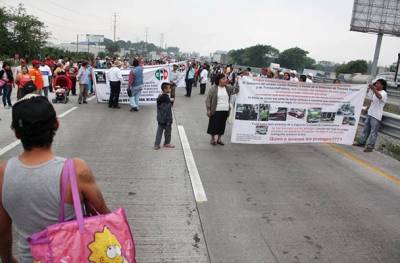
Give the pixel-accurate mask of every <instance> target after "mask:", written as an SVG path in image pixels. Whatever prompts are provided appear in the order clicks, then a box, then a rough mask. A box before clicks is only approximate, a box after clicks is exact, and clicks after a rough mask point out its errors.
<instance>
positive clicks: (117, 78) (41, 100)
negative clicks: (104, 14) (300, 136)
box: [0, 58, 387, 262]
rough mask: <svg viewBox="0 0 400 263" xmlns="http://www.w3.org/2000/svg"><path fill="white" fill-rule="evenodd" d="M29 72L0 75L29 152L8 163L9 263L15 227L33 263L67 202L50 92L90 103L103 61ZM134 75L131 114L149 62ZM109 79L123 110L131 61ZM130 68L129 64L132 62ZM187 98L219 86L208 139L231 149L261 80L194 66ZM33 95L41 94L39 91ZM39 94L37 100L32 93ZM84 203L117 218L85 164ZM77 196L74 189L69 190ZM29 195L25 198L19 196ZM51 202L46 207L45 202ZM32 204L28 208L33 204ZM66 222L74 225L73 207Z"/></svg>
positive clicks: (79, 164)
mask: <svg viewBox="0 0 400 263" xmlns="http://www.w3.org/2000/svg"><path fill="white" fill-rule="evenodd" d="M31 64H32V67H31V68H28V66H27V63H26V61H25V60H20V65H19V66H18V67H17V69H16V77H15V78H14V76H13V73H12V71H11V67H10V64H8V63H3V69H2V70H1V71H0V86H1V90H2V94H3V104H4V106H5V108H11V107H12V129H13V131H14V133H15V136H16V137H17V138H18V139H20V140H21V142H22V146H23V153H22V154H21V155H20V156H18V157H14V158H12V159H10V160H8V161H4V162H2V163H1V164H0V236H1V237H2V238H1V239H0V258H1V259H2V261H3V262H17V260H16V259H15V258H13V256H12V249H11V244H12V228H11V225H12V224H14V226H15V228H16V230H17V237H18V240H19V243H18V246H19V247H18V249H19V258H18V262H32V256H31V254H30V251H29V245H28V242H27V238H28V237H29V236H30V235H31V234H32V233H35V232H38V231H40V230H42V229H44V228H45V227H47V226H48V225H50V224H53V223H56V222H57V221H58V219H59V217H58V216H59V215H58V209H57V208H58V206H59V201H58V197H59V196H60V187H59V186H60V178H61V173H62V169H63V167H64V163H65V161H66V159H65V158H62V157H57V156H55V155H54V154H53V152H52V143H53V139H54V136H55V134H56V131H57V130H58V128H59V123H58V120H57V117H56V113H55V110H54V107H53V105H52V104H51V103H50V102H49V100H48V99H47V98H46V97H47V96H48V94H49V92H52V91H54V90H55V89H56V88H57V84H58V83H59V82H60V80H65V81H67V82H66V83H67V84H66V85H67V86H68V87H69V89H70V91H71V94H72V95H73V96H76V95H77V90H76V85H77V84H79V94H78V95H79V98H78V103H86V102H87V101H86V98H87V94H88V93H91V92H92V93H93V92H94V91H93V80H92V74H91V73H92V70H93V68H94V67H96V66H95V64H96V62H88V61H82V62H80V63H73V62H72V61H71V60H68V59H66V60H59V61H54V60H52V59H50V58H47V59H46V60H44V61H38V60H33V61H32V62H31ZM132 64H133V67H129V68H130V74H129V81H128V94H129V96H130V105H131V109H130V110H131V111H132V112H137V111H139V97H140V95H141V91H142V89H143V64H144V62H143V60H140V59H134V60H133V63H132ZM106 65H107V68H109V70H108V71H107V73H106V74H107V79H108V81H109V84H110V88H111V92H110V99H109V104H108V106H109V107H110V108H120V107H119V105H118V101H119V94H120V90H121V82H122V81H123V79H122V74H121V68H123V67H124V62H123V61H120V60H118V59H116V60H114V61H111V60H110V61H107V62H106ZM125 65H126V63H125ZM178 68H179V66H178V65H173V70H172V71H171V76H170V82H165V83H162V85H161V91H160V95H159V97H158V99H157V123H158V127H157V131H156V136H155V143H154V149H155V150H159V149H161V141H162V136H163V135H164V138H165V139H164V144H163V146H164V148H174V147H175V146H174V145H173V144H171V130H172V123H173V114H172V107H173V104H174V102H175V89H176V87H177V85H178ZM185 68H186V75H185V83H186V95H185V96H186V97H187V98H189V97H191V93H192V87H193V86H197V85H198V83H199V84H200V92H199V94H200V95H204V94H206V87H207V84H208V83H209V82H211V84H212V85H211V87H210V88H209V89H208V92H207V95H206V96H205V106H206V112H207V116H208V118H209V122H208V128H207V133H208V134H209V135H210V136H211V139H210V144H211V145H213V146H217V145H221V146H223V145H224V142H223V140H222V136H223V135H224V133H225V127H226V121H227V119H228V116H229V114H230V111H231V110H232V101H233V100H234V96H235V94H237V93H238V92H239V85H238V80H239V79H240V78H241V77H243V76H256V75H255V74H254V73H253V72H252V71H251V69H250V68H246V69H244V70H242V69H241V68H234V67H233V66H232V65H220V64H216V63H214V64H212V65H208V64H207V63H204V64H202V63H199V62H190V63H188V64H187V65H186V67H185ZM256 77H260V78H271V79H272V78H274V79H282V80H284V81H298V82H312V76H311V75H308V76H305V75H298V74H297V72H294V71H285V72H279V71H274V70H272V69H270V68H263V69H262V70H261V74H260V75H257V76H256ZM386 86H387V83H386V81H385V80H383V79H379V80H377V81H376V82H374V84H372V85H370V86H369V89H368V97H369V98H370V99H371V101H372V103H371V105H370V106H369V109H367V111H368V113H367V114H368V117H367V121H366V124H365V126H364V130H363V133H362V136H361V138H360V139H359V141H358V142H357V143H355V145H356V146H362V147H366V148H365V151H366V152H371V151H372V149H373V148H374V145H375V141H376V137H377V133H378V130H379V126H380V123H381V119H382V113H383V106H384V105H385V103H386V100H387V93H386ZM13 87H16V88H17V97H18V99H19V100H18V101H17V102H16V103H15V104H14V105H12V103H11V93H12V89H13ZM32 89H33V90H32ZM26 93H31V94H26ZM73 163H74V166H75V170H76V174H77V181H78V188H79V191H80V194H81V201H82V202H83V203H84V204H85V205H86V207H88V208H89V209H88V211H87V212H88V214H91V210H90V207H92V208H94V209H95V210H96V211H97V212H98V213H100V214H106V213H109V212H110V210H109V209H108V208H107V206H106V203H105V201H104V199H103V196H102V194H101V191H100V190H99V188H98V186H97V185H96V182H95V179H94V176H93V175H92V173H91V172H90V169H89V167H88V165H87V164H86V163H85V162H84V161H83V160H80V159H74V160H73ZM68 191H70V190H68ZM21 192H23V193H24V195H20V194H19V193H21ZM66 196H67V198H66V200H65V203H66V204H72V198H71V193H70V192H68V193H67V195H66ZM44 201H45V202H44ZM28 203H29V204H30V205H29V206H26V204H28ZM66 218H67V219H71V218H73V212H72V210H71V207H70V206H69V209H68V210H67V213H66Z"/></svg>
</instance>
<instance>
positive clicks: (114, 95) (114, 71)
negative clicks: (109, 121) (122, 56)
mask: <svg viewBox="0 0 400 263" xmlns="http://www.w3.org/2000/svg"><path fill="white" fill-rule="evenodd" d="M121 66H122V63H121V62H120V61H116V62H115V63H114V65H113V66H112V67H111V69H110V70H109V71H107V73H106V74H107V81H108V82H109V84H110V99H109V100H108V107H109V108H115V109H119V108H120V107H119V105H118V101H119V94H120V93H121V82H122V80H123V78H122V73H121V69H120V68H121Z"/></svg>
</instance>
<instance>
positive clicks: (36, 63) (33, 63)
mask: <svg viewBox="0 0 400 263" xmlns="http://www.w3.org/2000/svg"><path fill="white" fill-rule="evenodd" d="M32 65H33V66H35V65H40V61H39V60H37V59H34V60H32Z"/></svg>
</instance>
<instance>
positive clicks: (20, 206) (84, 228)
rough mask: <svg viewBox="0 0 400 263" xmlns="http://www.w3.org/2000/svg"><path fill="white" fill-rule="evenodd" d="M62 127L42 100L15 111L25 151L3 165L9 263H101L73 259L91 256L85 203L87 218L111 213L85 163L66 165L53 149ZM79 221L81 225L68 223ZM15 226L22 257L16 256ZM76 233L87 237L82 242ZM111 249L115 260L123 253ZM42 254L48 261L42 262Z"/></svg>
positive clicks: (0, 244) (2, 209) (1, 201)
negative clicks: (13, 238)
mask: <svg viewBox="0 0 400 263" xmlns="http://www.w3.org/2000/svg"><path fill="white" fill-rule="evenodd" d="M58 127H59V123H58V120H57V116H56V112H55V111H54V108H53V106H52V104H51V103H50V102H49V101H48V100H47V98H45V97H43V96H38V95H34V94H29V95H26V96H25V97H24V98H23V99H22V100H20V101H18V102H17V103H15V104H14V106H13V109H12V129H13V132H14V133H15V136H16V137H17V138H18V139H20V140H21V142H22V146H23V149H24V151H23V153H22V154H21V155H20V156H16V157H13V158H11V159H10V160H8V161H5V162H3V163H2V164H1V165H0V237H1V238H0V258H1V260H2V262H4V263H8V262H19V263H27V262H29V263H31V262H40V263H45V262H61V259H60V256H63V257H62V258H64V259H69V261H66V262H96V261H89V259H85V260H83V259H82V260H74V259H75V257H74V256H76V255H73V254H69V253H75V254H76V253H78V254H80V255H84V254H85V253H86V252H85V253H83V252H84V248H82V247H83V244H82V243H81V241H82V240H83V239H84V238H83V234H84V233H88V232H89V230H90V227H89V226H88V221H89V220H91V218H89V219H85V220H83V219H82V218H83V213H82V204H83V205H84V207H89V209H86V210H87V211H86V213H87V214H92V215H95V214H97V213H98V214H101V215H104V216H108V215H110V214H109V213H110V210H109V209H108V207H107V205H106V204H105V201H104V199H103V196H102V193H101V191H100V189H99V187H98V186H97V184H96V182H95V178H94V176H93V174H92V172H91V170H90V168H89V167H88V165H87V164H86V163H85V161H83V160H81V159H71V160H68V161H66V159H64V158H61V157H57V156H55V155H54V154H53V152H52V149H51V146H52V143H53V138H54V136H55V134H56V131H57V129H58ZM68 182H70V184H68ZM72 204H74V205H72ZM74 208H75V209H74ZM77 208H78V209H77ZM79 210H80V211H79ZM75 215H76V216H75ZM111 215H112V213H111ZM75 217H76V218H77V219H79V220H77V221H79V222H76V221H69V222H67V221H66V220H72V219H74V218H75ZM95 218H96V217H94V219H95ZM92 221H93V220H92ZM104 222H105V221H104ZM89 223H90V222H89ZM12 225H14V228H15V230H16V237H17V242H16V244H17V246H18V247H17V252H18V256H17V257H14V256H13V255H12V247H11V246H12V232H11V226H12ZM110 229H111V228H110V227H106V225H104V226H103V229H99V231H98V233H99V234H97V232H96V233H92V235H91V236H92V240H91V242H96V237H97V236H99V235H101V233H104V235H106V234H108V236H110V237H111V236H112V235H113V234H112V233H111V232H110ZM43 230H45V231H43ZM111 230H112V229H111ZM40 231H42V232H40ZM107 231H108V232H107ZM77 234H82V237H81V238H79V237H78V238H77ZM60 236H61V240H60V238H59V237H60ZM114 236H115V235H114ZM71 238H75V239H71ZM57 240H60V242H61V243H60V242H59V243H57V242H56V241H57ZM71 240H75V241H76V242H72V243H71ZM77 241H79V242H77ZM35 242H36V243H35ZM86 249H87V250H88V248H87V247H86ZM112 249H113V250H112V251H111V252H112V253H111V252H110V253H111V254H112V256H115V255H117V254H118V251H120V250H121V249H119V250H118V248H117V247H116V246H115V247H112ZM31 251H32V252H35V253H36V256H35V258H33V256H32V252H31ZM42 254H43V255H45V256H44V257H40V258H39V257H37V255H39V256H42ZM87 254H88V255H89V254H90V250H88V251H87ZM92 254H93V253H92ZM111 254H110V255H111ZM78 256H79V255H78ZM17 258H18V261H17Z"/></svg>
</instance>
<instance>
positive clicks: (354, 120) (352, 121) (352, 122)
mask: <svg viewBox="0 0 400 263" xmlns="http://www.w3.org/2000/svg"><path fill="white" fill-rule="evenodd" d="M349 124H350V125H351V126H354V125H356V118H354V117H349Z"/></svg>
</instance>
